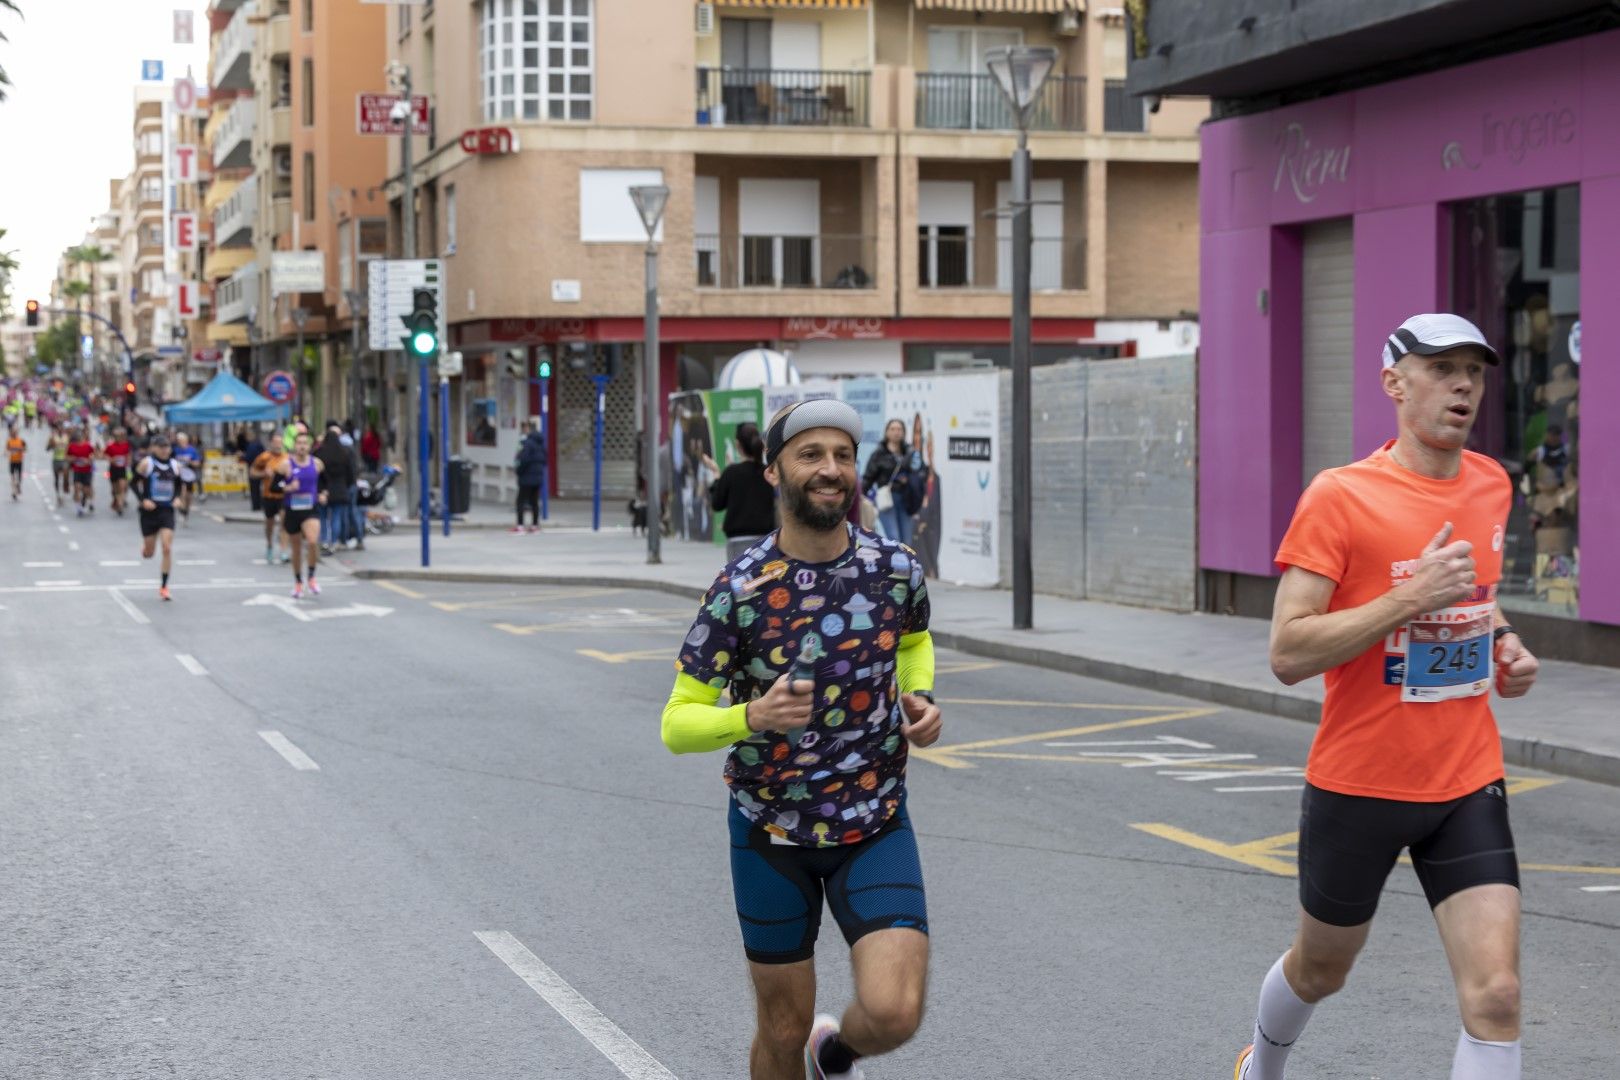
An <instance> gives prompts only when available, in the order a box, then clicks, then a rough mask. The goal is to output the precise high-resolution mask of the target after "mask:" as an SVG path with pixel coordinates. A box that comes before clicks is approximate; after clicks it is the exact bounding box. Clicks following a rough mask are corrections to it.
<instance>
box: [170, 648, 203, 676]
mask: <svg viewBox="0 0 1620 1080" xmlns="http://www.w3.org/2000/svg"><path fill="white" fill-rule="evenodd" d="M174 658H175V659H176V660H178V661H180V666H181V667H183V668H185V669H186V670H187V671H189V672H191V673H192V674H193V675H206V674H208V669H207V668H205V667H203V666H202V665H201V664H199V663H198V662H197V658H196V657H195V656H192V655H191V654H190V653H183V652H182V653H175V654H174Z"/></svg>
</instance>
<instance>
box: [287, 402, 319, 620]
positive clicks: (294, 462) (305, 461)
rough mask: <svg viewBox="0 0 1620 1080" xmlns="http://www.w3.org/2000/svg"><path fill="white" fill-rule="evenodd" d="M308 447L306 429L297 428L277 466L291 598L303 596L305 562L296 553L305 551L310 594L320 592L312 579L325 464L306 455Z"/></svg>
mask: <svg viewBox="0 0 1620 1080" xmlns="http://www.w3.org/2000/svg"><path fill="white" fill-rule="evenodd" d="M309 448H310V437H309V432H307V431H300V432H299V433H298V434H297V435H296V436H295V437H294V439H293V452H292V456H291V457H284V458H282V459H281V464H280V465H279V466H277V469H278V470H279V472H280V475H281V476H282V478H283V483H282V496H283V498H285V499H286V502H287V506H286V509H285V511H284V514H285V515H286V516H285V520H284V521H283V522H282V528H284V529H285V530H286V532H287V540H288V543H289V545H290V546H291V548H292V568H293V591H292V596H293V599H294V600H298V599H301V598H302V597H303V595H304V588H305V584H304V578H305V570H306V564H305V563H304V562H302V561H301V560H300V558H299V556H300V554H307V555H308V558H309V561H308V563H307V569H308V577H309V585H308V588H309V593H310V595H311V596H319V595H321V587H320V585H319V584H318V583H317V582H316V581H315V568H316V566H317V565H318V564H319V562H320V555H321V522H320V518H319V517H318V516H317V515H318V508H319V507H321V506H325V505H326V464H325V463H324V462H323V461H321V460H320V459H319V458H316V457H312V456H310V452H309Z"/></svg>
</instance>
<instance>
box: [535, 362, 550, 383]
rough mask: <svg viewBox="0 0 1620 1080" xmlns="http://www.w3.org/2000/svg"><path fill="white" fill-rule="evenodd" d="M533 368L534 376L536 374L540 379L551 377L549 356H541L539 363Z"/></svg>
mask: <svg viewBox="0 0 1620 1080" xmlns="http://www.w3.org/2000/svg"><path fill="white" fill-rule="evenodd" d="M534 370H535V374H536V376H538V377H539V378H542V379H549V378H551V358H550V357H549V356H548V357H544V358H542V359H541V361H540V363H539V364H538V365H536V366H535V369H534Z"/></svg>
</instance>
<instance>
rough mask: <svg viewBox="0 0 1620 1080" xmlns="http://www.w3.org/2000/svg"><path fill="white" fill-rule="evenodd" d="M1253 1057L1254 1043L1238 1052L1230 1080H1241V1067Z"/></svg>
mask: <svg viewBox="0 0 1620 1080" xmlns="http://www.w3.org/2000/svg"><path fill="white" fill-rule="evenodd" d="M1253 1056H1254V1043H1250V1044H1249V1045H1248V1046H1245V1047H1244V1048H1243V1049H1242V1050H1239V1051H1238V1059H1237V1065H1236V1066H1234V1067H1233V1069H1232V1080H1243V1066H1245V1065H1247V1064H1248V1063H1249V1059H1250V1058H1251V1057H1253Z"/></svg>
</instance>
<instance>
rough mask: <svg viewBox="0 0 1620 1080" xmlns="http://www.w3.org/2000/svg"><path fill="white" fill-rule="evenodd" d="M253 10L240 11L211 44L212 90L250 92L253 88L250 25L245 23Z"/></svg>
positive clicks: (243, 9)
mask: <svg viewBox="0 0 1620 1080" xmlns="http://www.w3.org/2000/svg"><path fill="white" fill-rule="evenodd" d="M253 12H254V9H253V8H252V7H242V8H239V9H238V10H237V11H236V13H235V14H234V15H232V16H231V21H230V22H228V23H226V24H225V29H223V30H221V31H220V32H219V39H218V40H217V41H216V42H214V56H213V61H212V64H213V76H214V89H215V90H250V89H252V87H253V72H252V66H253V33H254V29H253V24H252V23H251V22H249V21H248V16H250V15H252V14H253Z"/></svg>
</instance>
